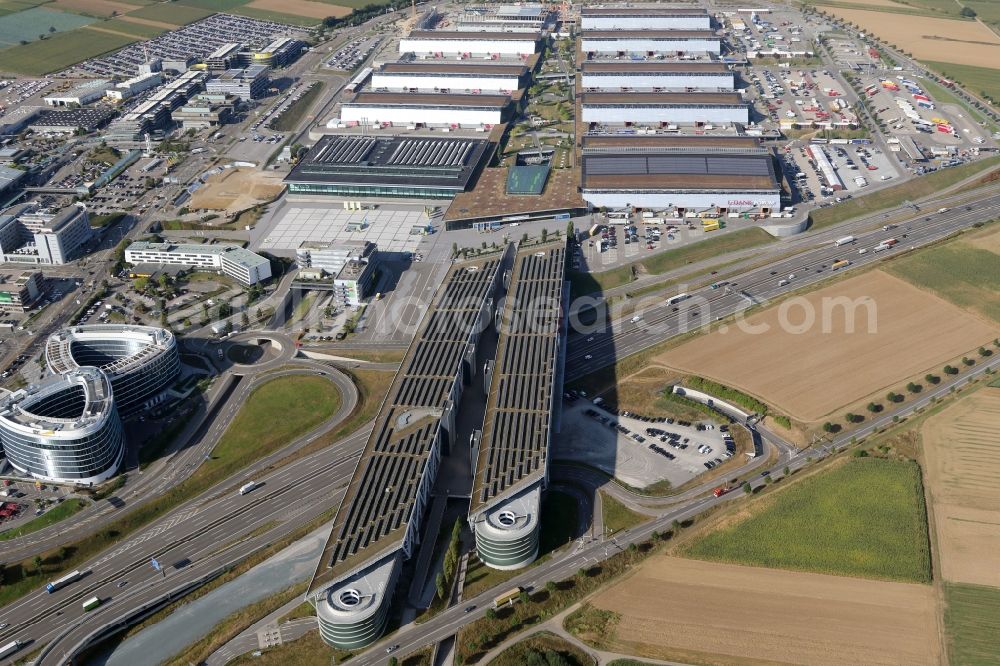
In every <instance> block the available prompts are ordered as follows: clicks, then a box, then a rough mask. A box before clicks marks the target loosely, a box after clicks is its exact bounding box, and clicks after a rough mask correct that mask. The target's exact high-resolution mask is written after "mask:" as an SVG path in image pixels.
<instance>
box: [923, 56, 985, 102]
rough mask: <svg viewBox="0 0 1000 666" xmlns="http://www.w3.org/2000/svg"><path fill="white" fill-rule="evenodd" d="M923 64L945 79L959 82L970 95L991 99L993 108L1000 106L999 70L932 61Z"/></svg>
mask: <svg viewBox="0 0 1000 666" xmlns="http://www.w3.org/2000/svg"><path fill="white" fill-rule="evenodd" d="M924 64H925V65H927V66H928V67H930V68H931V69H933V70H935V71H937V72H938V73H940V74H941V75H942V76H944V77H945V78H948V79H954V80H956V81H959V82H961V83H962V86H963V87H964V88H967V89H968V90H969V92H971V93H972V94H974V95H985V96H988V97H990V98H992V99H993V100H994V106H995V105H997V104H1000V69H993V68H987V67H972V66H970V65H953V64H952V63H950V62H934V61H933V60H929V61H927V62H925V63H924ZM998 64H1000V63H998Z"/></svg>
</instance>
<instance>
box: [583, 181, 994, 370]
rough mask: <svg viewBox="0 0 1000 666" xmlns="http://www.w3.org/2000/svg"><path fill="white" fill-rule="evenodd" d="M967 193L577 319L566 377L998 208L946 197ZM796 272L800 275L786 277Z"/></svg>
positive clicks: (926, 240) (936, 236)
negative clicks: (680, 291)
mask: <svg viewBox="0 0 1000 666" xmlns="http://www.w3.org/2000/svg"><path fill="white" fill-rule="evenodd" d="M968 198H970V197H969V195H968V194H965V195H964V196H963V195H956V196H954V197H949V198H948V199H942V200H940V201H939V202H938V203H941V204H943V206H947V207H949V208H950V210H949V211H948V212H945V213H938V212H937V210H938V209H937V207H935V208H933V209H927V210H921V211H919V213H915V214H913V215H911V216H910V217H909V218H908V219H907V220H905V221H901V222H898V223H896V224H897V225H898V226H897V227H896V228H894V229H890V230H889V231H882V229H881V227H879V228H877V230H875V231H867V232H857V233H856V234H854V235H856V237H857V241H856V242H854V243H851V244H848V245H845V246H842V247H837V246H835V245H834V242H833V240H834V239H835V238H838V237H843V236H844V235H845V234H844V230H843V229H842V228H840V227H836V228H834V229H831V230H829V231H824V232H821V233H819V234H816V235H814V236H810V237H808V241H809V245H811V246H812V247H811V249H805V250H804V251H803V252H801V253H799V254H796V255H794V256H791V257H786V258H779V259H777V260H776V261H774V262H772V263H769V264H767V265H766V266H763V267H759V268H755V269H750V270H748V271H746V272H743V273H740V274H737V275H734V276H730V277H728V280H727V281H728V282H729V285H727V286H726V287H723V288H719V289H715V290H713V289H711V288H710V287H705V288H702V289H698V290H692V291H691V292H689V295H690V298H688V299H687V300H684V301H681V302H679V303H676V304H673V305H667V304H666V302H665V300H664V297H662V296H661V297H658V298H649V299H645V301H643V302H644V303H646V305H645V307H643V305H642V303H643V302H640V305H639V306H638V307H637V308H636V310H635V312H636V313H637V316H641V320H640V321H637V322H633V321H632V320H631V319H629V320H624V319H622V320H617V321H613V322H610V324H609V323H608V322H605V321H601V320H599V321H598V322H596V323H595V324H594V326H593V327H589V328H588V327H583V326H580V327H578V328H577V329H576V330H574V328H573V322H571V327H570V328H571V334H570V338H569V341H568V349H569V352H568V354H567V363H566V377H567V379H568V380H572V379H577V378H579V377H582V376H583V375H586V374H588V373H590V372H593V371H595V370H598V369H600V368H602V367H605V366H607V365H611V364H613V363H615V362H616V361H617V360H620V359H622V358H625V357H626V356H629V355H631V354H634V353H636V352H639V351H642V350H643V349H646V348H648V347H651V346H653V345H655V344H657V343H659V342H662V341H663V340H666V339H669V338H671V337H673V336H676V335H680V334H682V333H686V332H688V331H693V330H697V329H698V328H700V327H702V326H705V325H708V324H710V323H712V322H714V321H717V320H718V319H722V318H725V317H728V316H730V315H733V314H736V313H739V312H742V311H744V310H746V309H747V308H748V307H750V306H753V305H761V304H766V303H767V302H768V300H770V299H773V298H776V297H779V296H782V295H784V294H787V293H790V292H793V291H796V290H798V289H801V288H803V287H805V286H808V285H812V284H815V283H817V282H820V281H822V280H825V279H827V278H829V277H831V275H833V274H834V273H833V272H832V271H831V268H830V266H831V264H832V263H833V262H834V261H836V260H838V259H847V260H849V261H850V262H851V265H850V266H847V267H845V268H841V269H840V270H839V271H836V274H842V273H844V272H847V271H850V270H851V269H855V268H860V267H862V266H868V265H871V264H873V263H876V262H879V261H882V260H883V259H886V258H889V257H892V256H895V255H898V254H900V253H902V252H904V251H907V250H910V249H913V248H917V247H922V246H924V245H928V244H930V243H933V242H935V241H939V240H941V239H943V238H946V237H947V236H950V235H952V234H954V233H955V232H957V231H960V230H961V229H965V228H968V227H971V226H972V225H973V224H975V223H977V222H985V221H988V220H991V219H993V218H995V217H998V216H1000V193H996V194H992V195H989V196H984V197H981V198H979V199H978V201H976V202H975V203H972V204H966V205H955V206H954V207H950V206H949V205H948V202H949V201H951V200H954V199H959V200H965V199H968ZM972 198H975V197H972ZM890 215H891V213H880V214H878V215H874V216H869V217H868V218H866V220H867V221H868V222H870V223H875V222H879V221H880V220H883V219H887V217H889V216H890ZM888 238H895V239H897V240H898V241H899V243H898V245H897V246H896V247H895V248H893V249H891V250H886V251H883V252H879V253H876V252H874V251H872V248H874V246H875V245H877V244H878V243H879V242H881V241H883V240H885V239H888ZM862 248H867V249H868V252H867V253H866V254H858V250H859V249H862ZM790 275H794V276H795V277H794V278H793V279H791V280H788V278H789V276H790ZM720 279H721V278H720ZM783 280H787V281H788V284H785V285H780V284H779V283H780V282H782V281H783Z"/></svg>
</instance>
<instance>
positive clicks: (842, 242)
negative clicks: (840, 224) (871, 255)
mask: <svg viewBox="0 0 1000 666" xmlns="http://www.w3.org/2000/svg"><path fill="white" fill-rule="evenodd" d="M856 240H858V239H857V238H855V237H854V236H844V237H843V238H838V239H837V240H835V241H834V242H833V244H834V245H835V246H836V247H840V246H841V245H847V244H848V243H853V242H854V241H856Z"/></svg>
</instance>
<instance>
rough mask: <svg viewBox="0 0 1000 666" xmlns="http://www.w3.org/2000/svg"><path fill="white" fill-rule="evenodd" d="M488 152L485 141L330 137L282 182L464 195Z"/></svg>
mask: <svg viewBox="0 0 1000 666" xmlns="http://www.w3.org/2000/svg"><path fill="white" fill-rule="evenodd" d="M489 148H490V142H489V141H487V140H486V139H465V138H461V139H460V138H437V137H402V136H382V137H372V136H361V135H356V134H351V135H337V134H334V135H328V136H324V137H323V138H321V139H320V140H319V141H318V142H316V145H314V146H313V147H312V149H311V150H310V151H309V152H308V153H307V154H306V156H305V157H304V158H303V159H301V160H300V161H299V163H298V164H296V165H295V167H294V168H293V169H292V171H291V173H289V174H288V176H286V177H285V180H286V181H287V182H295V183H348V184H362V185H378V184H386V185H411V186H421V187H433V188H441V187H448V188H453V189H455V190H457V191H463V190H465V188H466V186H467V185H468V184H469V181H470V180H472V177H473V176H474V175H475V173H476V171H477V170H478V168H479V165H480V163H481V162H483V161H484V158H486V157H487V151H488V150H489Z"/></svg>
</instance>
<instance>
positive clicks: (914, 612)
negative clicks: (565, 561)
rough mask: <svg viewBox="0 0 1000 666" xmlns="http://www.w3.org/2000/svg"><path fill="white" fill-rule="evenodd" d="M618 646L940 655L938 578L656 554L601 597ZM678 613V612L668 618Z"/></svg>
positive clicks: (807, 660)
mask: <svg viewBox="0 0 1000 666" xmlns="http://www.w3.org/2000/svg"><path fill="white" fill-rule="evenodd" d="M592 603H593V605H594V606H595V607H596V608H598V609H603V610H607V611H612V612H615V613H618V614H619V615H620V620H619V621H618V622H616V623H614V627H613V628H612V630H611V632H609V633H610V634H611V635H610V636H605V637H604V638H605V640H604V642H605V644H606V645H607V646H608V648H609V649H612V650H615V651H619V652H624V653H626V654H634V655H637V656H643V657H652V658H659V659H676V660H680V661H685V662H693V663H705V664H779V663H780V664H810V665H811V666H822V665H824V664H830V665H831V666H833V665H838V666H839V665H840V664H907V665H910V666H912V665H915V664H938V663H940V661H941V653H942V650H941V645H940V643H941V641H940V639H939V634H938V622H937V612H936V605H935V599H934V593H933V590H932V588H931V587H929V586H923V585H913V584H907V583H886V582H872V581H868V580H858V579H854V578H840V577H836V576H826V575H822V574H809V573H793V572H787V571H778V570H774V569H758V568H751V567H742V566H737V565H731V564H710V563H706V562H694V561H691V560H684V559H678V558H671V557H655V558H652V559H650V560H648V561H646V562H645V563H643V564H642V565H641V566H640V567H639V568H638V570H637V571H636V572H635V573H634V574H633V575H632V576H630V577H628V578H627V579H625V580H623V581H622V582H621V583H618V584H617V585H614V586H612V587H610V588H608V589H605V590H604V591H602V592H598V593H597V594H596V595H595V596H594V597H593V598H592ZM667 618H669V619H667Z"/></svg>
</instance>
